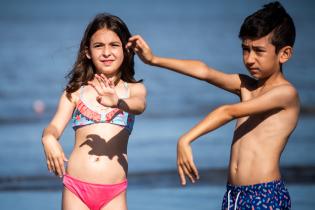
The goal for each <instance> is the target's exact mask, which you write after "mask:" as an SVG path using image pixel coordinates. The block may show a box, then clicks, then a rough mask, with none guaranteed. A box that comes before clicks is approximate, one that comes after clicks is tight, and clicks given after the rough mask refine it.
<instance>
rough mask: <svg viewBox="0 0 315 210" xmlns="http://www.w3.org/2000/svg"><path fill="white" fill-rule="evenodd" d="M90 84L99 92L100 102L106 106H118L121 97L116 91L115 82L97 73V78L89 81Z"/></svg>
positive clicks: (98, 99)
mask: <svg viewBox="0 0 315 210" xmlns="http://www.w3.org/2000/svg"><path fill="white" fill-rule="evenodd" d="M88 84H89V85H91V86H92V87H94V89H95V90H96V92H97V93H98V96H97V97H96V100H97V101H98V103H100V104H101V105H103V106H105V107H113V108H114V107H117V104H118V100H119V98H118V96H117V93H116V91H115V85H114V82H112V81H110V80H109V79H107V78H106V76H105V75H103V74H101V75H98V74H95V80H93V81H89V82H88Z"/></svg>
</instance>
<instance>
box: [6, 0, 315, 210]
mask: <svg viewBox="0 0 315 210" xmlns="http://www.w3.org/2000/svg"><path fill="white" fill-rule="evenodd" d="M268 2H269V1H250V0H235V1H228V0H221V1H210V0H195V1H192V0H172V1H168V0H160V1H152V0H134V1H123V0H103V1H100V0H98V1H97V0H89V1H83V0H67V1H61V0H54V1H47V0H25V1H18V0H10V1H9V0H1V1H0V26H1V29H0V30H1V32H0V72H1V76H0V133H1V138H0V148H1V152H0V165H1V167H0V208H1V209H3V210H6V209H22V208H23V209H32V210H39V209H52V210H55V209H60V202H61V190H62V185H61V181H60V179H59V178H56V177H54V176H53V175H51V174H49V173H48V171H47V169H46V165H45V159H44V154H43V151H42V145H41V134H42V130H43V128H44V127H45V126H46V125H47V124H48V122H49V120H50V119H51V117H52V116H53V114H54V112H55V110H56V105H57V102H58V100H59V97H60V94H61V92H62V91H63V88H64V86H65V85H66V83H67V80H66V79H65V76H66V74H67V73H68V72H69V71H70V69H71V67H72V65H73V63H74V61H75V57H76V53H77V50H78V47H79V43H80V41H81V38H82V35H83V31H84V30H85V27H86V25H87V24H88V23H89V22H90V21H91V20H92V19H93V17H94V16H95V15H96V14H97V13H100V12H109V13H112V14H114V15H117V16H119V17H121V18H122V19H123V20H124V21H125V22H126V24H127V25H128V27H129V30H130V31H131V33H133V34H140V35H142V36H143V37H144V38H145V39H146V41H147V42H148V43H149V44H150V46H151V48H152V49H153V52H154V53H155V54H157V55H161V56H168V57H174V58H182V59H199V60H202V61H204V62H206V63H207V64H208V65H210V66H212V67H215V68H217V69H220V70H222V71H224V72H227V73H232V72H239V73H245V74H247V72H246V69H245V68H244V66H243V63H242V55H241V45H240V40H239V39H238V32H239V28H240V25H241V24H242V22H243V20H244V18H245V17H246V16H248V15H249V14H251V13H253V12H254V11H256V10H258V9H260V8H261V6H262V5H263V4H266V3H268ZM280 2H281V3H282V4H283V5H284V7H285V8H286V9H287V11H288V13H289V14H290V15H291V16H292V17H293V20H294V21H295V25H296V30H297V38H296V43H295V46H294V56H293V58H292V59H291V60H290V61H289V62H288V63H287V64H285V65H284V73H285V75H286V77H287V79H289V80H290V81H292V83H293V84H294V85H295V86H296V88H297V89H298V91H299V94H300V99H301V104H302V110H301V117H300V120H299V124H298V126H297V128H296V130H295V132H294V133H293V134H292V136H291V138H290V140H289V143H288V145H287V147H286V149H285V151H284V152H283V155H282V159H281V164H282V168H281V170H282V172H283V175H284V177H285V179H286V180H287V184H288V187H289V191H290V193H291V197H292V209H299V210H306V209H313V206H314V205H315V201H314V199H313V198H314V196H315V156H314V152H313V151H314V149H315V142H314V138H313V136H314V130H315V123H314V119H315V115H314V114H315V91H314V90H313V89H314V88H313V85H315V73H314V66H315V59H314V55H315V43H314V40H313V39H314V37H315V28H314V22H315V15H314V12H313V11H314V9H315V2H314V1H311V0H309V1H307V0H301V1H295V0H286V1H280ZM136 78H137V79H144V84H145V86H146V87H147V90H148V97H147V105H148V106H147V110H146V112H145V113H144V114H142V115H141V116H138V117H137V119H136V123H135V129H134V132H133V133H132V135H131V137H130V141H129V145H128V156H129V183H130V184H129V188H128V206H129V209H131V210H134V209H136V210H142V209H143V210H144V209H145V210H148V209H152V210H153V209H154V210H158V209H165V210H176V209H181V210H186V209H187V210H188V209H211V210H212V209H213V210H215V209H220V207H221V201H222V197H223V194H224V192H225V184H226V168H227V165H228V160H229V152H230V143H231V138H232V131H233V127H234V123H235V122H231V123H229V124H227V125H225V126H224V127H222V128H220V129H218V130H216V131H215V132H212V133H210V134H208V135H205V136H204V137H202V138H200V139H199V140H198V141H196V142H194V144H193V149H194V155H195V161H196V164H197V166H198V167H199V169H200V171H201V180H200V182H199V183H198V184H195V185H188V186H187V187H185V188H182V187H180V185H179V179H178V177H177V172H176V165H175V163H176V142H177V139H178V137H179V136H180V135H181V134H182V133H183V132H185V131H187V130H188V129H189V128H191V127H192V126H193V125H195V124H196V123H197V122H198V121H199V120H201V119H202V118H203V117H204V116H205V115H206V114H207V113H209V112H210V111H211V110H213V109H214V108H215V107H217V106H219V105H222V104H225V103H233V102H236V101H237V100H238V98H237V97H235V96H234V95H232V94H229V93H227V92H224V91H222V90H219V89H217V88H215V87H213V86H211V85H209V84H207V83H205V82H201V81H197V80H194V79H192V78H189V77H185V76H182V75H179V74H175V73H173V72H170V71H166V70H164V69H159V68H155V67H151V66H147V65H144V64H143V63H141V61H140V60H139V59H138V58H136ZM284 123H285V122H284ZM61 143H62V145H63V148H64V150H65V152H66V154H67V155H68V156H69V154H70V152H71V148H72V146H73V143H74V133H73V131H72V129H71V127H70V126H69V127H68V128H67V129H66V130H65V132H64V135H63V136H62V138H61ZM17 201H18V202H17Z"/></svg>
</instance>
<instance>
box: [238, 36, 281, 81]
mask: <svg viewBox="0 0 315 210" xmlns="http://www.w3.org/2000/svg"><path fill="white" fill-rule="evenodd" d="M270 36H271V34H268V35H266V36H264V37H262V38H260V39H256V40H251V39H244V40H243V42H242V48H243V62H244V64H245V66H246V68H247V69H248V71H249V73H250V74H251V75H252V76H253V77H254V78H256V79H258V80H259V79H264V78H268V77H269V76H271V75H272V74H273V73H275V72H278V71H280V58H279V56H278V55H279V53H278V54H276V50H275V46H274V45H272V44H271V38H270Z"/></svg>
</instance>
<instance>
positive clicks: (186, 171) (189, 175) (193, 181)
mask: <svg viewBox="0 0 315 210" xmlns="http://www.w3.org/2000/svg"><path fill="white" fill-rule="evenodd" d="M182 168H183V171H184V173H185V175H186V176H188V178H189V179H190V181H191V182H192V183H195V179H194V178H193V176H192V175H191V173H190V172H189V170H188V168H187V167H186V166H185V164H183V166H182Z"/></svg>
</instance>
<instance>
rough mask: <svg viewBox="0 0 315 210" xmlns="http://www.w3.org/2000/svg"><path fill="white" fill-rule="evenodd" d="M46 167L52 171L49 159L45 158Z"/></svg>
mask: <svg viewBox="0 0 315 210" xmlns="http://www.w3.org/2000/svg"><path fill="white" fill-rule="evenodd" d="M46 163H47V168H48V171H49V172H50V173H51V172H52V171H53V169H52V166H51V163H50V161H49V160H47V162H46Z"/></svg>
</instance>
